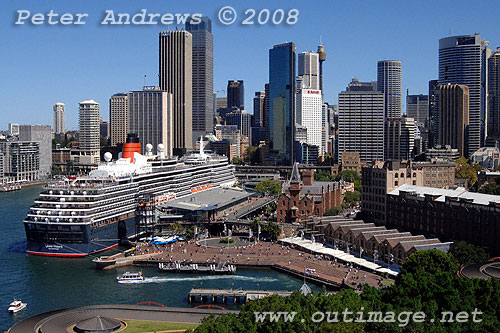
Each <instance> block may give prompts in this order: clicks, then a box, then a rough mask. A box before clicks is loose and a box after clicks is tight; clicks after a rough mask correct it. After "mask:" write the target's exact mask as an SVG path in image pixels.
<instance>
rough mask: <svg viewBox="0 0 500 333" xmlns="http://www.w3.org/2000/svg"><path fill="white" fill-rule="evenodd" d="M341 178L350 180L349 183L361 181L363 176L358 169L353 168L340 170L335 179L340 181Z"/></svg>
mask: <svg viewBox="0 0 500 333" xmlns="http://www.w3.org/2000/svg"><path fill="white" fill-rule="evenodd" d="M341 179H343V180H344V181H346V182H349V183H354V182H355V181H360V182H361V176H360V175H359V173H357V172H356V171H352V170H342V171H340V172H339V174H338V175H337V177H335V180H336V181H339V180H341Z"/></svg>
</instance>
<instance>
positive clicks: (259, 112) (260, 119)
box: [252, 91, 266, 127]
mask: <svg viewBox="0 0 500 333" xmlns="http://www.w3.org/2000/svg"><path fill="white" fill-rule="evenodd" d="M265 98H266V93H265V92H263V91H256V92H255V97H254V98H253V119H254V120H253V124H252V126H254V127H263V126H264V100H265Z"/></svg>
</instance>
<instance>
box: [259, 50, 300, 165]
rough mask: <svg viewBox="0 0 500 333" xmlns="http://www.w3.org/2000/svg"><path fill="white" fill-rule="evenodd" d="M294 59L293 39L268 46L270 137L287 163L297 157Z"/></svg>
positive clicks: (274, 147) (273, 145) (274, 146)
mask: <svg viewBox="0 0 500 333" xmlns="http://www.w3.org/2000/svg"><path fill="white" fill-rule="evenodd" d="M295 62H296V60H295V44H294V43H284V44H279V45H275V46H274V47H273V48H272V49H270V50H269V128H270V140H271V144H272V149H273V150H274V151H276V152H277V153H278V154H279V155H280V156H281V158H282V159H284V160H285V161H287V162H288V163H293V160H294V159H295V154H294V152H293V150H294V137H295V130H294V128H295V76H296V75H295V67H296V66H295ZM266 97H267V92H266Z"/></svg>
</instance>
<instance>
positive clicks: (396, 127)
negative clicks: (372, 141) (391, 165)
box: [384, 117, 416, 160]
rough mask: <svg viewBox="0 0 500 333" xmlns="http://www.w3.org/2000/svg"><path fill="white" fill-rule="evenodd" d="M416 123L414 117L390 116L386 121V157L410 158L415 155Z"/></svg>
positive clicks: (387, 158)
mask: <svg viewBox="0 0 500 333" xmlns="http://www.w3.org/2000/svg"><path fill="white" fill-rule="evenodd" d="M415 131H416V124H415V120H414V119H413V118H409V117H402V118H389V119H386V123H385V140H384V141H385V159H386V160H409V159H411V158H412V157H413V156H412V155H413V148H414V145H415Z"/></svg>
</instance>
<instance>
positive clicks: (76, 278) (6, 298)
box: [0, 187, 317, 331]
mask: <svg viewBox="0 0 500 333" xmlns="http://www.w3.org/2000/svg"><path fill="white" fill-rule="evenodd" d="M39 192H40V187H32V188H27V189H23V190H21V191H17V192H11V193H0V226H1V234H2V238H1V239H2V242H1V243H0V330H2V331H3V330H7V329H8V328H10V327H11V326H12V325H13V324H14V323H15V322H17V321H19V320H21V319H24V318H26V317H29V316H32V315H35V314H38V313H40V312H45V311H49V310H54V309H59V308H67V307H72V306H80V305H92V304H135V303H138V302H143V301H154V302H158V303H161V304H165V305H167V306H176V307H187V306H189V305H188V303H187V294H188V292H189V290H190V289H191V288H192V287H193V286H194V287H198V288H199V287H204V288H227V289H230V288H232V287H234V288H242V289H267V290H294V289H298V288H299V287H300V286H301V284H302V281H301V280H300V279H296V278H293V277H290V276H287V275H284V274H280V273H277V272H274V271H270V270H240V271H238V273H237V274H236V275H234V276H212V275H210V276H201V275H181V274H178V275H177V274H160V273H159V272H158V271H157V269H156V268H143V269H142V272H143V275H144V276H145V277H146V279H145V282H144V283H140V284H118V283H117V282H116V277H117V276H118V275H120V274H121V273H123V272H125V271H126V270H137V268H133V267H128V268H127V267H124V268H121V269H117V270H111V271H97V270H95V269H94V264H93V263H92V262H91V259H92V258H91V257H86V258H78V259H62V258H50V257H39V256H31V255H27V254H25V252H24V251H25V246H26V244H25V233H24V227H23V222H22V221H23V219H24V217H25V215H26V212H27V211H28V209H29V206H30V205H31V204H32V203H33V200H35V198H36V197H37V196H38V194H39ZM109 253H111V252H109ZM109 253H106V254H109ZM311 287H312V288H313V289H317V287H314V286H311ZM15 297H16V298H19V299H21V300H22V301H23V302H26V303H28V308H27V309H26V310H24V311H22V312H21V313H19V314H16V315H10V314H9V313H8V312H7V308H8V305H9V303H10V302H12V300H13V299H14V298H15ZM2 307H3V308H2Z"/></svg>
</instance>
